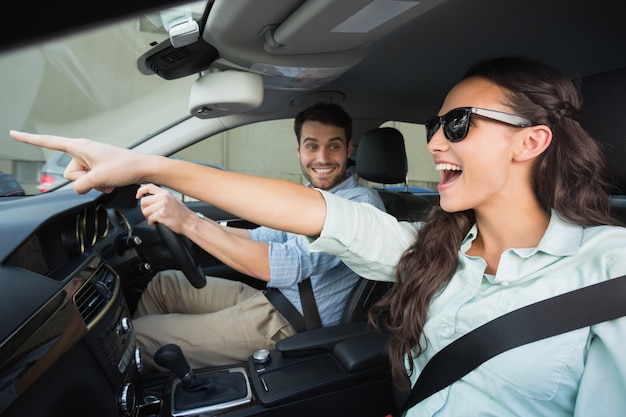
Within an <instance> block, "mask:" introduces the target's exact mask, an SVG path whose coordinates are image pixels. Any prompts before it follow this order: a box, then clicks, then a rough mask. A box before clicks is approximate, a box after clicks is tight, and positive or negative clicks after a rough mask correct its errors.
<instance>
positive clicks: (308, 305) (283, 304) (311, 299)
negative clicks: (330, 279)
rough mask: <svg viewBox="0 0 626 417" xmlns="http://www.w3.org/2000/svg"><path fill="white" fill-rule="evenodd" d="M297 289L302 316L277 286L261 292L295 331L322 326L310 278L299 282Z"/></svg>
mask: <svg viewBox="0 0 626 417" xmlns="http://www.w3.org/2000/svg"><path fill="white" fill-rule="evenodd" d="M298 291H299V293H300V303H301V304H302V311H303V312H304V317H303V315H302V314H300V312H299V311H298V310H297V309H296V307H294V305H293V304H291V302H290V301H289V300H288V299H287V297H285V295H284V294H283V293H282V292H281V291H280V290H279V289H278V288H274V287H269V288H267V289H266V290H265V291H263V293H264V294H265V297H266V298H267V299H268V300H269V302H270V303H272V305H273V306H274V308H276V310H278V312H279V313H280V314H282V316H283V317H284V318H285V319H287V321H288V322H289V323H290V324H291V325H292V326H293V328H294V329H295V330H296V332H298V333H300V332H303V331H305V330H312V329H317V328H320V327H322V321H321V319H320V313H319V311H318V310H317V303H316V302H315V295H314V294H313V286H312V285H311V278H307V279H305V280H303V281H301V282H299V283H298Z"/></svg>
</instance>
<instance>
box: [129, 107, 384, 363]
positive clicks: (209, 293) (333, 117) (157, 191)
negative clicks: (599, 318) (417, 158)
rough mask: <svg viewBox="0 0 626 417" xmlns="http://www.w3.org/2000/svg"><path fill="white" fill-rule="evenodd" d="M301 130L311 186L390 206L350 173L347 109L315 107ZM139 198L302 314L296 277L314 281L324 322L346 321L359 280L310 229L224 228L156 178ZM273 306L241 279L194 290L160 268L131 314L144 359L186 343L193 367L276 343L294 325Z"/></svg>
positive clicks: (152, 218) (298, 122)
mask: <svg viewBox="0 0 626 417" xmlns="http://www.w3.org/2000/svg"><path fill="white" fill-rule="evenodd" d="M294 131H295V134H296V138H297V140H298V145H297V148H296V152H297V154H298V157H299V159H300V165H301V168H302V173H303V175H304V176H305V177H306V179H307V180H308V181H309V183H308V184H307V185H308V186H310V187H315V188H320V189H323V190H327V191H329V192H332V193H334V194H337V195H339V196H342V197H344V198H347V199H350V200H356V201H361V202H365V203H369V204H372V205H374V206H376V207H378V208H379V209H381V210H384V205H383V202H382V200H381V199H380V197H379V196H378V194H377V193H376V192H375V191H372V190H370V189H369V188H366V187H362V186H359V185H358V184H357V177H356V174H354V175H349V174H348V173H347V168H348V157H349V155H350V153H351V151H352V141H351V136H352V119H351V118H350V116H349V115H348V114H347V113H346V112H345V111H344V109H343V108H342V107H341V106H339V105H336V104H326V103H318V104H315V105H313V106H311V107H309V108H308V109H306V110H304V111H302V112H301V113H299V114H298V115H297V116H296V118H295V121H294ZM138 195H139V196H140V197H143V198H142V199H141V208H142V212H143V214H144V215H145V216H146V218H147V219H148V221H149V222H150V223H151V224H153V223H155V222H160V223H162V224H164V225H165V226H168V227H169V228H170V229H172V230H173V231H174V232H177V233H180V234H183V235H185V236H186V237H188V238H189V239H191V240H193V241H194V242H195V243H196V244H198V245H199V246H200V247H202V248H203V249H204V250H206V251H207V252H209V253H211V254H212V255H213V256H215V257H216V258H218V259H219V260H220V261H222V262H224V263H225V264H226V265H228V266H230V267H232V268H234V269H236V270H238V271H239V272H242V273H244V274H247V275H249V276H252V277H254V278H257V279H259V280H262V281H266V282H267V287H268V292H269V293H272V295H273V296H278V297H281V298H282V297H283V296H284V298H286V300H287V301H288V303H287V304H291V305H293V306H295V308H296V309H297V310H298V312H299V313H300V314H303V308H302V302H301V297H300V292H299V283H301V282H303V281H305V280H307V279H308V278H310V283H311V286H312V291H313V294H314V299H315V304H316V305H317V311H318V312H319V318H320V321H321V325H322V326H329V325H334V324H337V323H338V322H339V320H340V318H341V315H342V312H343V309H344V306H345V304H346V301H347V298H348V296H349V294H350V291H351V289H352V287H353V286H354V284H355V283H356V282H357V281H358V279H359V277H358V276H357V275H356V274H355V273H354V272H352V271H351V270H350V269H348V267H346V266H345V265H344V264H343V263H342V262H341V261H340V260H339V259H338V258H337V257H335V256H330V255H327V254H322V253H311V252H310V251H309V247H308V239H307V238H306V237H305V236H301V235H295V234H292V233H285V232H281V231H278V230H274V229H270V228H267V227H258V228H256V229H251V230H246V229H238V228H231V227H224V226H221V225H218V224H217V223H215V222H214V221H212V220H210V219H204V218H201V217H199V216H197V215H196V213H193V212H191V211H190V210H189V209H187V207H185V206H184V205H183V204H182V203H181V202H180V201H178V200H177V199H176V198H174V197H173V196H172V194H171V193H169V192H168V191H166V190H163V189H161V188H159V187H157V186H155V185H152V184H148V185H145V186H143V187H141V188H140V190H139V192H138ZM259 204H272V202H271V201H259ZM293 215H294V216H297V215H298V213H293ZM277 292H279V293H278V294H276V293H277ZM270 298H271V300H272V301H270ZM272 303H275V304H276V305H278V303H277V302H276V301H275V298H272V297H270V294H266V292H265V291H260V290H258V289H256V288H253V287H251V286H248V285H246V284H244V283H241V282H238V281H234V280H228V279H222V278H216V277H208V279H207V284H206V286H205V287H203V288H202V289H196V288H194V287H192V286H191V285H190V284H189V283H188V281H187V279H186V278H185V277H184V275H183V274H182V272H180V271H163V272H160V273H158V274H157V275H156V276H155V277H154V278H153V279H152V281H151V282H150V284H149V285H148V286H147V288H146V290H145V291H144V293H143V294H142V296H141V299H140V300H139V303H138V306H137V310H136V312H135V317H134V320H133V322H134V329H135V333H136V336H137V342H138V344H139V346H141V347H142V350H143V351H144V359H145V364H146V366H147V367H149V368H150V367H156V365H155V364H154V362H153V356H154V353H155V352H156V351H157V350H158V348H159V347H160V346H162V345H165V344H168V343H175V344H177V345H179V346H180V347H181V349H182V350H183V352H184V353H185V356H186V358H187V360H188V361H189V363H190V365H191V366H192V367H195V368H197V367H202V366H211V365H222V364H229V363H233V362H238V361H245V360H247V358H248V357H249V356H250V355H251V354H252V353H253V352H255V351H256V350H259V349H272V348H273V347H274V344H275V343H276V342H277V341H278V340H280V339H283V338H285V337H287V336H291V335H293V334H295V333H296V332H297V331H296V329H295V328H294V325H293V324H292V323H290V321H289V317H286V314H285V315H284V314H281V313H280V312H279V311H278V310H279V309H278V308H277V307H275V305H274V304H272ZM279 308H280V307H279ZM280 309H281V311H283V312H284V311H285V310H284V309H282V308H280Z"/></svg>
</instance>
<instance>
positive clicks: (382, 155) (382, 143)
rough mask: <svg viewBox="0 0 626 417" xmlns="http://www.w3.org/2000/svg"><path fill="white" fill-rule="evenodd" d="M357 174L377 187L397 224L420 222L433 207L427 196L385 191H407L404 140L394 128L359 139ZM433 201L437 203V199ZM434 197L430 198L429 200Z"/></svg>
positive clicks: (371, 132)
mask: <svg viewBox="0 0 626 417" xmlns="http://www.w3.org/2000/svg"><path fill="white" fill-rule="evenodd" d="M356 172H357V174H358V175H359V177H361V178H363V179H365V180H367V181H371V182H375V183H379V184H381V185H382V186H383V188H377V189H376V190H377V191H378V194H379V195H380V198H381V199H382V200H383V203H384V204H385V208H386V209H387V212H388V213H389V214H391V215H393V216H395V217H396V218H397V219H398V220H407V221H419V220H423V219H424V218H425V217H426V216H427V215H428V213H430V210H431V209H432V207H433V203H432V200H430V199H429V198H427V197H426V196H421V195H416V194H412V193H410V192H408V191H391V190H387V189H385V188H384V187H385V186H386V185H390V184H399V183H403V184H404V185H405V190H406V189H408V183H407V173H408V163H407V156H406V149H405V147H404V136H403V135H402V133H401V132H400V131H399V130H398V129H396V128H393V127H379V128H376V129H372V130H369V131H367V132H366V133H364V134H363V136H361V137H360V138H359V142H358V143H357V151H356ZM433 195H434V196H436V201H437V202H438V196H437V195H436V193H433ZM433 195H431V196H429V197H430V198H431V199H432V198H433Z"/></svg>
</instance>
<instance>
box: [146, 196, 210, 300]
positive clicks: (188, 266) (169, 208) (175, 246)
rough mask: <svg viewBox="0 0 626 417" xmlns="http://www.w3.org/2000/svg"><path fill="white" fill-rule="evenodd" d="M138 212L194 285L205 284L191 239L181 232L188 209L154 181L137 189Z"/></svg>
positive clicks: (188, 213) (188, 214) (189, 212)
mask: <svg viewBox="0 0 626 417" xmlns="http://www.w3.org/2000/svg"><path fill="white" fill-rule="evenodd" d="M137 198H138V199H140V207H141V212H142V213H143V215H144V216H145V218H146V219H147V220H148V224H150V225H154V226H156V229H157V232H158V234H159V236H160V237H161V240H163V243H164V244H165V246H166V247H167V249H168V250H169V251H170V253H171V254H172V257H173V258H174V261H175V262H176V263H177V264H178V266H179V268H180V270H181V271H182V272H183V274H185V277H187V279H188V280H189V283H190V284H191V285H193V286H194V287H196V288H202V287H204V286H205V285H206V277H205V276H204V273H203V272H202V268H201V267H200V265H197V264H196V262H195V260H194V258H193V255H192V254H191V241H190V240H189V239H187V238H186V237H185V236H183V235H182V234H181V232H182V223H183V222H184V221H185V219H188V218H189V216H190V215H193V214H192V212H191V211H190V210H189V209H188V208H187V207H186V206H185V205H184V204H183V203H182V202H181V201H180V200H178V199H177V198H176V197H174V195H173V194H172V193H170V192H169V191H167V190H164V189H162V188H161V187H158V186H156V185H154V184H146V185H143V186H141V187H139V189H138V190H137Z"/></svg>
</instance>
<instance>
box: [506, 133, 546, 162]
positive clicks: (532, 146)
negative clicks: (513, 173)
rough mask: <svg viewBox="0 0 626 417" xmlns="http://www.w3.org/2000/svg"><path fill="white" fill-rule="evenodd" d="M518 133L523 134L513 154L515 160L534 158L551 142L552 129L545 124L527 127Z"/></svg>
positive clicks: (521, 160)
mask: <svg viewBox="0 0 626 417" xmlns="http://www.w3.org/2000/svg"><path fill="white" fill-rule="evenodd" d="M520 134H521V135H523V136H522V137H521V141H520V142H519V144H518V147H517V149H516V150H515V153H514V155H513V159H514V160H515V161H517V162H523V161H528V160H530V159H534V158H536V157H537V156H539V155H541V154H542V153H543V151H545V150H546V148H547V147H548V146H550V143H551V142H552V130H551V129H550V128H549V127H548V126H546V125H538V126H532V127H527V128H525V129H523V131H522V132H520Z"/></svg>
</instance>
